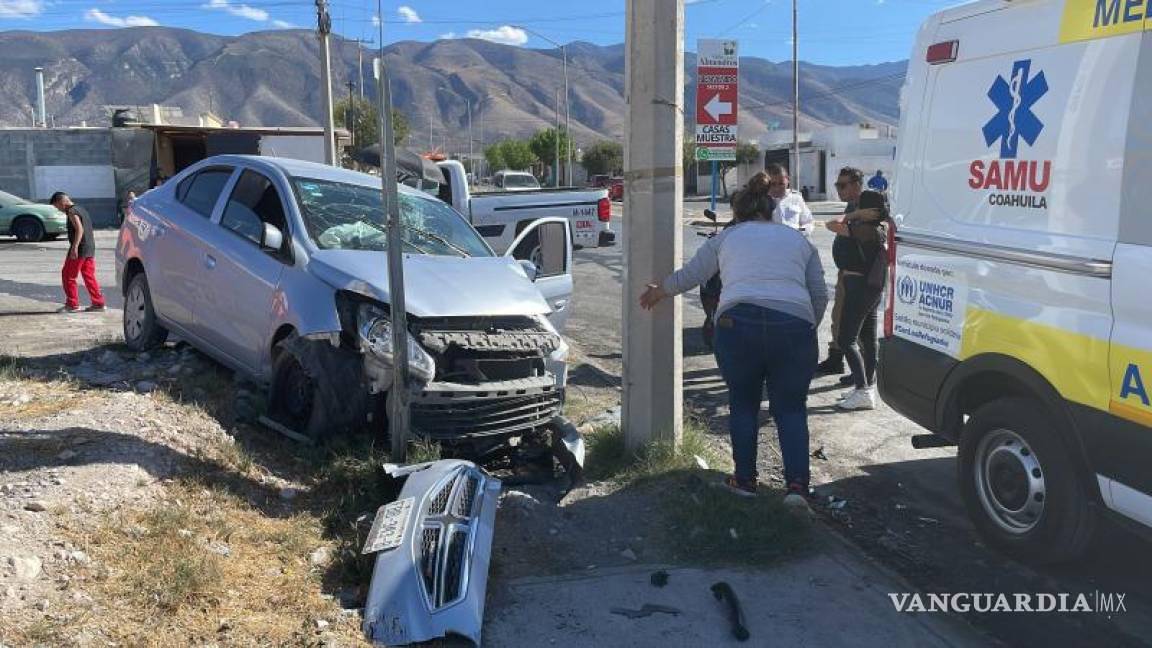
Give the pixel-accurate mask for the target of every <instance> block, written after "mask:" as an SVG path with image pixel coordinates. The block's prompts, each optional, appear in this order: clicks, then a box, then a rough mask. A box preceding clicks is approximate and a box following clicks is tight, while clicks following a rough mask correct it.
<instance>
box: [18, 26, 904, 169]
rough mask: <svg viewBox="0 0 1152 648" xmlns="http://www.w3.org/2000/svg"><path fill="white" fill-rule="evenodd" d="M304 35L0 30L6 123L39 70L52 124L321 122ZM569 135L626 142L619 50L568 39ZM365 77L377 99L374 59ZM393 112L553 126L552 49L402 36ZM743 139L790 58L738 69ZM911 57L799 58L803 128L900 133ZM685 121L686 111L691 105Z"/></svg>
mask: <svg viewBox="0 0 1152 648" xmlns="http://www.w3.org/2000/svg"><path fill="white" fill-rule="evenodd" d="M319 49H320V48H319V44H318V40H317V38H316V37H315V35H314V34H313V33H312V32H310V31H306V30H281V31H264V32H253V33H249V34H244V35H241V36H218V35H212V34H204V33H199V32H194V31H189V30H184V29H174V28H166V27H138V28H128V29H117V30H69V31H56V32H32V31H5V32H0V52H2V53H3V54H2V56H0V96H3V97H4V98H5V101H2V102H0V126H23V125H29V124H31V121H32V111H33V109H34V105H35V98H36V82H35V73H34V71H33V69H34V68H35V67H37V66H40V67H43V68H44V71H45V84H46V97H47V110H48V113H49V114H50V115H51V116H52V121H53V123H54V124H55V125H57V126H62V125H78V124H80V123H81V122H82V121H84V122H87V123H88V124H89V125H106V124H108V123H109V122H110V111H109V109H108V108H107V107H108V106H111V105H142V106H150V105H151V104H154V103H155V104H161V105H164V106H176V107H179V108H181V109H183V112H184V114H185V115H186V116H189V117H191V118H193V119H195V117H196V116H197V115H199V114H200V113H203V112H211V113H213V114H215V115H217V116H219V117H221V118H224V119H226V120H235V121H237V122H239V123H240V124H241V125H247V126H256V125H261V126H307V125H316V124H318V115H319V114H320V112H321V106H322V104H323V95H322V93H321V82H320V64H319V61H320V52H319ZM566 49H567V54H568V75H569V86H570V102H571V103H570V112H571V123H572V132H573V135H574V137H575V138H576V140H577V142H578V143H581V144H585V143H588V142H591V141H594V140H597V139H622V137H623V132H624V127H625V118H626V115H625V106H624V98H623V90H624V59H625V51H624V46H623V45H622V44H621V45H609V46H600V45H594V44H591V43H585V42H573V43H570V44H569V45H567V48H566ZM362 54H363V62H364V64H363V74H364V77H365V82H366V83H367V85H368V88H367V92H368V93H369V96H373V95H372V94H371V93H373V92H374V90H373V88H372V65H371V59H372V58H373V57H374V56H375V55H376V51H375V50H364V51H363V52H362ZM359 55H360V52H359V51H358V45H357V44H356V43H354V42H351V41H345V40H343V39H339V38H333V39H332V60H333V64H332V66H333V77H334V79H333V87H334V89H335V90H334V91H335V94H336V97H337V98H341V97H344V96H346V95H347V93H348V92H349V90H348V85H347V84H348V82H349V81H351V82H352V83H354V84H356V86H355V87H354V88H353V90H352V92H354V93H356V94H359V92H360V90H359V86H360V83H361V81H360V78H361V76H360V73H359V72H358V70H357V68H358V65H359V59H360V56H359ZM384 57H385V61H386V63H387V65H388V66H389V70H390V73H391V75H392V80H393V98H394V102H395V105H396V106H397V108H398V109H399V110H400V111H401V112H403V113H404V114H405V115H406V116H407V117H408V119H409V121H410V123H411V128H412V133H411V135H410V137H411V138H412V139H411V143H412V144H413V145H416V146H421V147H422V146H425V145H426V144H427V143H428V140H429V137H430V136H431V140H432V143H433V145H434V146H447V147H449V148H452V149H454V150H459V147H460V146H465V147H466V146H467V141H468V133H467V127H468V112H469V108H471V112H472V122H473V126H472V127H473V129H474V131H473V137H474V139H475V140H477V141H484V142H492V141H495V140H496V139H499V138H502V137H508V136H513V137H523V136H526V135H528V134H531V133H532V132H534V131H536V130H537V129H540V128H545V127H549V126H552V125H554V124H555V119H556V116H555V109H556V101H557V100H556V97H557V93H558V92H559V91H560V89H561V88H562V81H563V78H564V74H563V62H562V58H561V55H560V52H559V51H558V50H557V49H550V50H536V49H526V48H522V47H512V46H508V45H502V44H498V43H492V42H488V41H484V40H475V39H454V40H440V41H436V42H432V43H421V42H411V41H409V42H399V43H395V44H392V45H389V46H388V47H386V48H385V49H384ZM684 65H685V102H686V105H688V106H691V105H692V102H693V101H694V83H695V65H696V57H695V55H694V54H693V53H691V52H687V53H685V57H684ZM740 66H741V67H740V83H741V89H740V91H741V97H740V124H741V138H742V139H750V138H753V137H756V136H757V135H759V134H761V133H763V132H764V131H765V130H768V129H770V128H784V129H790V128H791V119H792V118H791V112H792V111H791V91H792V70H791V63H790V62H783V63H774V62H771V61H767V60H764V59H759V58H751V57H745V58H741V62H740ZM906 67H907V63H906V62H905V61H899V62H892V63H882V64H877V65H863V66H844V67H835V66H824V65H812V64H807V63H801V66H800V79H801V82H800V96H801V104H802V110H801V128H802V129H807V128H812V127H819V126H824V125H832V124H853V123H861V122H868V123H871V124H875V125H886V124H887V125H894V124H895V123H896V122H897V121H898V118H899V106H898V104H899V101H898V97H899V89H900V85H901V83H902V81H903V76H904V72H905V69H906ZM686 115H687V120H689V121H690V120H691V115H692V111H691V110H689V111H686Z"/></svg>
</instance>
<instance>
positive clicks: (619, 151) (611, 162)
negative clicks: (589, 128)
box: [580, 140, 624, 175]
mask: <svg viewBox="0 0 1152 648" xmlns="http://www.w3.org/2000/svg"><path fill="white" fill-rule="evenodd" d="M580 164H581V165H583V166H584V170H585V171H587V172H588V175H600V174H611V175H615V174H617V173H619V172H621V171H622V170H623V169H624V145H623V144H621V143H620V142H613V141H611V140H603V141H600V142H596V143H595V144H593V145H592V146H590V147H588V150H586V151H584V157H583V158H581V160H580Z"/></svg>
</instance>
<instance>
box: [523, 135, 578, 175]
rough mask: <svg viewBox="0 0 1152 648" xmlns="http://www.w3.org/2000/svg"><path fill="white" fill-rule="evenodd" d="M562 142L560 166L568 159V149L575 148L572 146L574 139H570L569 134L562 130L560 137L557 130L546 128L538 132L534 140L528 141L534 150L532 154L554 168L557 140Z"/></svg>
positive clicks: (533, 137)
mask: <svg viewBox="0 0 1152 648" xmlns="http://www.w3.org/2000/svg"><path fill="white" fill-rule="evenodd" d="M557 138H559V140H560V142H559V143H560V164H564V163H565V161H566V160H567V159H568V149H569V148H574V147H573V146H572V138H571V137H568V134H567V132H566V131H565V130H564V129H563V128H561V129H560V130H559V136H557V130H556V129H555V128H545V129H542V130H538V131H536V133H535V134H534V135H533V136H532V139H530V140H528V145H529V146H530V147H531V148H532V153H533V154H534V155H535V156H536V158H537V159H538V160H540V161H541V162H543V163H544V164H546V165H548V166H552V165H553V164H554V163H555V161H556V143H557V142H556V140H557Z"/></svg>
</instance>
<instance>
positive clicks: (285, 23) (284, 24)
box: [272, 20, 296, 29]
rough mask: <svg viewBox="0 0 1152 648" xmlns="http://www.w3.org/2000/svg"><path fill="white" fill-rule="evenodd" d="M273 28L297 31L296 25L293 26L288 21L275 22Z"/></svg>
mask: <svg viewBox="0 0 1152 648" xmlns="http://www.w3.org/2000/svg"><path fill="white" fill-rule="evenodd" d="M272 26H273V27H275V28H276V29H296V25H293V24H292V23H290V22H288V21H287V20H273V21H272Z"/></svg>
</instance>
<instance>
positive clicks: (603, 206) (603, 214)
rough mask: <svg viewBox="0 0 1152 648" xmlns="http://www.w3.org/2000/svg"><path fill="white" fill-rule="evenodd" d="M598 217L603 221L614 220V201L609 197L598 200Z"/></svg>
mask: <svg viewBox="0 0 1152 648" xmlns="http://www.w3.org/2000/svg"><path fill="white" fill-rule="evenodd" d="M596 218H598V219H600V222H602V223H607V222H608V221H610V220H612V201H610V200H608V199H607V198H601V199H600V200H599V201H597V203H596Z"/></svg>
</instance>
